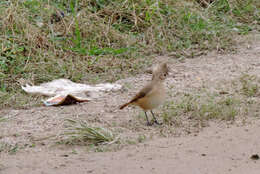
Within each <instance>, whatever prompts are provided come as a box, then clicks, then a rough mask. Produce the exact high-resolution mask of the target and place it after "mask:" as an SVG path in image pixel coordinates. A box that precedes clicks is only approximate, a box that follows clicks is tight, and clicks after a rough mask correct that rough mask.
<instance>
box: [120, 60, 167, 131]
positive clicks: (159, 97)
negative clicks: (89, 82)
mask: <svg viewBox="0 0 260 174" xmlns="http://www.w3.org/2000/svg"><path fill="white" fill-rule="evenodd" d="M168 75H169V68H168V66H167V63H166V62H164V63H161V64H159V65H157V66H156V68H155V69H154V70H153V76H152V80H151V81H150V82H149V83H148V84H147V85H145V86H144V87H143V88H142V89H141V90H140V91H139V92H138V93H137V94H136V95H135V96H134V97H133V98H132V99H131V100H130V101H129V102H127V103H125V104H123V105H121V106H120V107H119V109H124V108H125V107H126V106H128V105H131V104H133V105H136V106H139V107H140V108H142V109H143V111H144V113H145V117H146V121H147V123H146V124H147V126H151V125H152V123H151V122H149V119H148V116H147V111H149V110H150V112H151V114H152V116H153V119H154V123H156V124H158V125H161V123H159V122H158V121H157V119H156V117H155V115H154V113H153V111H152V109H154V108H156V107H158V106H159V105H161V104H162V103H163V102H164V100H165V98H166V90H165V87H164V83H163V82H164V80H165V79H166V78H167V76H168Z"/></svg>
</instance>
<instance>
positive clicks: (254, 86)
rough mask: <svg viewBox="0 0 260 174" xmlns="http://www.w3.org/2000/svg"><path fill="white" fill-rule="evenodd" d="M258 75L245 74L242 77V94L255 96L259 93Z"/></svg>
mask: <svg viewBox="0 0 260 174" xmlns="http://www.w3.org/2000/svg"><path fill="white" fill-rule="evenodd" d="M257 80H258V79H257V77H256V76H250V75H248V74H244V75H242V76H241V78H240V83H241V84H242V88H241V92H242V94H244V95H246V96H248V97H253V96H256V95H258V93H259V84H258V82H257Z"/></svg>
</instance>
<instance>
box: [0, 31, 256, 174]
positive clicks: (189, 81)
mask: <svg viewBox="0 0 260 174" xmlns="http://www.w3.org/2000/svg"><path fill="white" fill-rule="evenodd" d="M259 55H260V36H259V35H256V36H254V38H253V39H252V38H251V39H250V41H246V42H244V43H243V46H241V47H240V48H239V49H238V51H237V52H236V53H233V54H225V55H221V54H216V53H214V52H212V53H210V54H208V55H205V56H201V57H198V58H195V59H186V60H184V61H177V60H173V59H171V58H170V57H158V58H155V62H156V61H161V60H162V59H164V60H167V61H169V65H170V68H171V69H172V75H171V76H170V77H169V78H168V79H167V81H166V83H167V86H168V88H169V97H168V101H172V100H178V96H179V94H180V93H183V92H194V91H197V92H198V91H203V90H205V89H207V91H211V92H212V91H213V92H214V91H216V92H218V91H223V90H225V91H228V92H236V90H235V89H233V86H232V84H233V83H231V82H235V81H236V80H237V79H239V78H240V77H241V75H243V74H248V75H254V76H256V77H259V74H260V57H259ZM149 78H150V75H149V74H142V75H139V76H137V77H132V78H128V79H123V80H120V81H118V82H117V83H120V84H123V85H124V86H125V88H124V90H122V91H119V92H114V93H107V94H106V95H105V96H104V97H103V98H102V99H99V100H98V101H93V102H89V103H83V104H78V105H73V106H63V107H49V108H46V107H37V108H30V109H27V110H11V109H9V110H1V111H0V115H1V116H2V117H3V118H5V119H6V120H5V121H3V122H0V145H1V148H2V149H1V148H0V159H1V160H0V173H3V174H5V173H6V174H7V173H8V174H12V173H17V174H19V173H21V174H25V173H42V174H44V173H46V174H49V173H63V174H66V173H74V172H76V173H98V174H100V173H180V174H181V173H183V174H186V173H195V174H196V173H198V174H201V173H234V174H238V173H251V174H253V173H259V170H260V165H259V164H258V163H259V161H257V160H252V159H251V158H250V157H251V155H253V154H260V149H259V147H260V140H259V139H260V135H259V132H260V120H259V107H258V106H259V105H256V106H254V107H253V108H250V109H252V110H249V111H248V112H247V114H241V115H239V116H238V117H237V118H236V119H235V120H234V121H232V122H230V121H228V122H226V121H220V120H211V121H208V122H207V124H206V126H205V125H204V126H197V123H198V121H197V120H192V119H189V118H188V117H187V116H182V115H178V121H177V122H178V124H177V123H176V124H174V125H170V124H164V125H162V126H152V127H147V126H145V120H144V119H143V117H142V112H141V111H140V110H139V109H134V108H131V107H129V108H127V109H125V110H118V106H119V105H120V104H122V103H124V102H126V101H127V100H128V99H129V98H131V96H133V94H134V93H135V92H136V91H137V90H138V89H140V88H141V86H143V83H144V82H146V81H147V80H148V79H149ZM253 100H255V101H257V103H259V100H260V99H259V96H256V97H254V98H253ZM156 111H157V113H158V114H162V111H161V108H159V109H157V110H156ZM243 113H244V112H243ZM65 119H74V120H77V119H81V120H87V121H88V123H90V124H91V125H95V126H101V127H106V128H108V129H110V130H111V131H112V132H114V133H115V134H116V135H117V136H120V140H121V143H119V144H113V145H111V146H109V147H106V146H101V147H90V146H79V145H64V144H57V142H58V143H60V142H61V139H62V136H61V135H62V132H63V131H64V128H65V127H66V122H65ZM160 120H161V121H162V118H160ZM177 125H178V126H177ZM140 137H145V138H140ZM1 151H2V152H1ZM93 151H102V152H93Z"/></svg>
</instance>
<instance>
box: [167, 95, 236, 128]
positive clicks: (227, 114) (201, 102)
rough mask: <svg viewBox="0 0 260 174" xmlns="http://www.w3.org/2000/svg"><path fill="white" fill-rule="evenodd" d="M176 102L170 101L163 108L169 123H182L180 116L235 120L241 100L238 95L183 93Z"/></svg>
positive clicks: (199, 118) (202, 120)
mask: <svg viewBox="0 0 260 174" xmlns="http://www.w3.org/2000/svg"><path fill="white" fill-rule="evenodd" d="M180 98H181V99H178V100H176V102H168V103H166V104H165V105H164V108H163V118H164V119H163V120H164V122H165V123H167V124H170V125H172V124H174V125H175V126H179V125H181V123H180V119H179V117H183V116H185V115H186V116H188V118H189V119H194V120H198V121H201V122H204V121H206V120H210V119H221V120H230V121H232V120H234V119H235V116H237V115H238V114H239V107H240V104H241V102H240V100H239V99H237V98H236V97H233V96H230V97H219V96H216V95H214V94H201V95H194V94H188V95H187V94H183V95H182V97H180Z"/></svg>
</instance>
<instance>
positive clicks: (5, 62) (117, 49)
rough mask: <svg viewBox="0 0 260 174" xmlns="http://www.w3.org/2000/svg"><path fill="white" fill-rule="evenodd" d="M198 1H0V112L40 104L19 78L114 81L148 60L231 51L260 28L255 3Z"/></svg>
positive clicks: (36, 82) (140, 68) (28, 79)
mask: <svg viewBox="0 0 260 174" xmlns="http://www.w3.org/2000/svg"><path fill="white" fill-rule="evenodd" d="M198 2H200V1H198ZM198 2H197V1H191V0H185V1H181V0H177V1H170V0H164V1H155V0H149V1H140V2H139V1H121V0H113V1H97V0H84V1H67V0H63V1H47V0H43V1H37V0H25V1H19V0H4V1H1V2H0V19H1V23H0V34H1V37H0V44H1V47H0V98H1V100H0V106H1V107H9V106H13V107H15V106H20V107H21V106H25V105H26V104H27V106H30V105H32V104H35V102H31V103H30V102H29V101H31V100H32V99H31V98H28V97H27V96H26V95H25V94H24V93H23V92H22V91H21V89H20V84H19V82H18V81H21V79H22V80H25V81H26V82H31V83H34V84H38V83H41V82H45V81H49V80H52V79H56V78H69V79H71V80H73V81H76V82H86V81H88V82H90V83H96V82H100V81H115V80H117V79H120V78H123V77H125V76H128V75H130V74H131V75H134V74H136V73H140V72H142V67H145V66H149V65H150V64H151V62H152V58H150V57H149V56H150V55H162V54H167V53H172V52H174V54H172V55H174V56H175V57H194V56H196V55H199V54H204V53H207V52H208V51H210V50H218V51H220V52H226V51H233V50H234V44H235V40H234V38H235V36H236V35H243V34H247V33H249V32H250V31H252V30H258V29H259V27H258V26H259V16H260V15H259V7H260V5H259V1H257V0H246V1H243V2H242V1H241V0H232V1H226V0H216V1H215V2H213V3H211V4H210V5H209V6H207V7H205V5H203V4H201V3H198ZM37 101H38V100H37ZM28 103H29V104H28ZM36 103H37V102H36Z"/></svg>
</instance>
